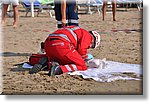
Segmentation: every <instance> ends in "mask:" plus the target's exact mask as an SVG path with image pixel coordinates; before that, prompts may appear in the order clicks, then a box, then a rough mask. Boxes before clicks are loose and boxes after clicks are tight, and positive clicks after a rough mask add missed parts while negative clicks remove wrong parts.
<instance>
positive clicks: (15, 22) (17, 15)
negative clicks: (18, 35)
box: [13, 5, 19, 27]
mask: <svg viewBox="0 0 150 102" xmlns="http://www.w3.org/2000/svg"><path fill="white" fill-rule="evenodd" d="M13 10H14V23H13V26H14V27H17V23H18V19H19V11H18V6H17V5H13Z"/></svg>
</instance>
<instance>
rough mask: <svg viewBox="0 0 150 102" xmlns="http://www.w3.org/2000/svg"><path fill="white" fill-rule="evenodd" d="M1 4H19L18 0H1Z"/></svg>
mask: <svg viewBox="0 0 150 102" xmlns="http://www.w3.org/2000/svg"><path fill="white" fill-rule="evenodd" d="M2 3H3V4H12V5H19V0H2Z"/></svg>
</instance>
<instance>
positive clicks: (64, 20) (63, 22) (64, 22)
mask: <svg viewBox="0 0 150 102" xmlns="http://www.w3.org/2000/svg"><path fill="white" fill-rule="evenodd" d="M66 23H67V22H66V19H62V26H63V27H65V26H66Z"/></svg>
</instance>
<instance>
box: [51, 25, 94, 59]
mask: <svg viewBox="0 0 150 102" xmlns="http://www.w3.org/2000/svg"><path fill="white" fill-rule="evenodd" d="M52 34H64V35H66V36H67V37H68V39H69V40H66V39H67V38H62V37H59V38H60V39H64V40H66V41H68V42H69V43H71V44H72V45H73V47H74V48H75V50H77V51H78V53H79V54H80V55H81V56H82V57H83V58H86V57H87V49H89V47H90V44H91V42H92V36H91V34H90V33H89V32H88V31H87V30H85V29H83V28H80V27H77V26H69V27H65V28H61V29H58V30H57V31H55V32H53V33H52Z"/></svg>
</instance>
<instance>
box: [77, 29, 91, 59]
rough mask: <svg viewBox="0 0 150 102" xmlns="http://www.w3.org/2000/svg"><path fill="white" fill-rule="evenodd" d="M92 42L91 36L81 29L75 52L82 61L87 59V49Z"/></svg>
mask: <svg viewBox="0 0 150 102" xmlns="http://www.w3.org/2000/svg"><path fill="white" fill-rule="evenodd" d="M91 41H92V36H91V35H90V34H89V32H88V31H86V30H84V29H82V30H81V36H80V38H79V41H78V45H77V51H78V52H79V54H80V55H81V56H82V58H83V59H86V58H87V49H89V47H90V44H91Z"/></svg>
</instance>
